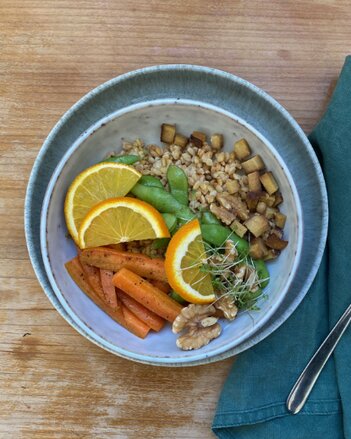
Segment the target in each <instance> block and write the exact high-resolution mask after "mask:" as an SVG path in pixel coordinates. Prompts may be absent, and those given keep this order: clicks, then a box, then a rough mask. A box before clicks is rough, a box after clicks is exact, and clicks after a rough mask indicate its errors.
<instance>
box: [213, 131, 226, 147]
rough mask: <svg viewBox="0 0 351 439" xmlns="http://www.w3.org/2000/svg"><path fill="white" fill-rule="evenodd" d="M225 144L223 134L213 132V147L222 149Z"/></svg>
mask: <svg viewBox="0 0 351 439" xmlns="http://www.w3.org/2000/svg"><path fill="white" fill-rule="evenodd" d="M223 144H224V139H223V134H218V133H215V134H212V136H211V145H212V148H213V149H217V150H220V149H222V147H223Z"/></svg>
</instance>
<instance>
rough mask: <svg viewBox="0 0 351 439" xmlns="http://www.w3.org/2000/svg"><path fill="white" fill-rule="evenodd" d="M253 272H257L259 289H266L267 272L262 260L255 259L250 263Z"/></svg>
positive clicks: (267, 282)
mask: <svg viewBox="0 0 351 439" xmlns="http://www.w3.org/2000/svg"><path fill="white" fill-rule="evenodd" d="M252 263H253V266H254V267H255V270H256V271H257V275H258V278H259V280H260V287H261V288H266V286H267V285H268V284H269V279H270V277H269V271H268V269H267V265H266V264H265V262H264V261H263V260H262V259H255V260H253V261H252Z"/></svg>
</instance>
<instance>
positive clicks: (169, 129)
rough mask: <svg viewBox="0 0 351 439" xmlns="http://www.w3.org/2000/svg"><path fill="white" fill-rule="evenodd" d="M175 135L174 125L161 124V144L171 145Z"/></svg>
mask: <svg viewBox="0 0 351 439" xmlns="http://www.w3.org/2000/svg"><path fill="white" fill-rule="evenodd" d="M175 133H176V127H175V125H170V124H168V123H163V124H162V125H161V142H163V143H169V144H171V143H173V140H174V136H175Z"/></svg>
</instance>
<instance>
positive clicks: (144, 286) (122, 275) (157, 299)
mask: <svg viewBox="0 0 351 439" xmlns="http://www.w3.org/2000/svg"><path fill="white" fill-rule="evenodd" d="M112 282H113V284H114V285H115V286H116V287H117V288H119V289H121V290H122V291H124V292H125V293H127V294H128V295H129V296H131V297H132V298H133V299H135V300H136V301H137V302H139V303H141V304H142V305H144V306H145V308H147V309H149V310H150V311H153V312H154V313H155V314H157V315H159V316H160V317H163V318H164V319H166V320H168V321H169V322H173V321H174V319H175V318H176V317H177V315H178V314H179V313H180V311H181V310H182V306H181V305H180V304H179V303H178V302H176V301H175V300H173V299H171V298H170V297H169V296H167V294H165V293H164V292H162V291H160V290H159V289H158V288H156V287H154V286H153V285H152V284H151V283H150V282H148V281H146V280H145V279H143V278H142V277H140V276H139V275H138V274H136V273H133V272H132V271H130V270H128V269H127V268H121V269H120V270H119V271H118V272H117V273H116V274H115V275H114V276H113V278H112Z"/></svg>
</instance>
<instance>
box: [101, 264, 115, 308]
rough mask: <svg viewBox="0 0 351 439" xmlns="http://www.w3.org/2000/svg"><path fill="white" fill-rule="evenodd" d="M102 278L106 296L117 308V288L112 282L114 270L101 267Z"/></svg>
mask: <svg viewBox="0 0 351 439" xmlns="http://www.w3.org/2000/svg"><path fill="white" fill-rule="evenodd" d="M100 278H101V285H102V289H103V292H104V298H105V301H106V303H107V305H109V306H110V307H111V308H116V307H117V306H118V304H117V296H116V288H115V286H114V285H113V283H112V278H113V271H110V270H103V269H102V268H100Z"/></svg>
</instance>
